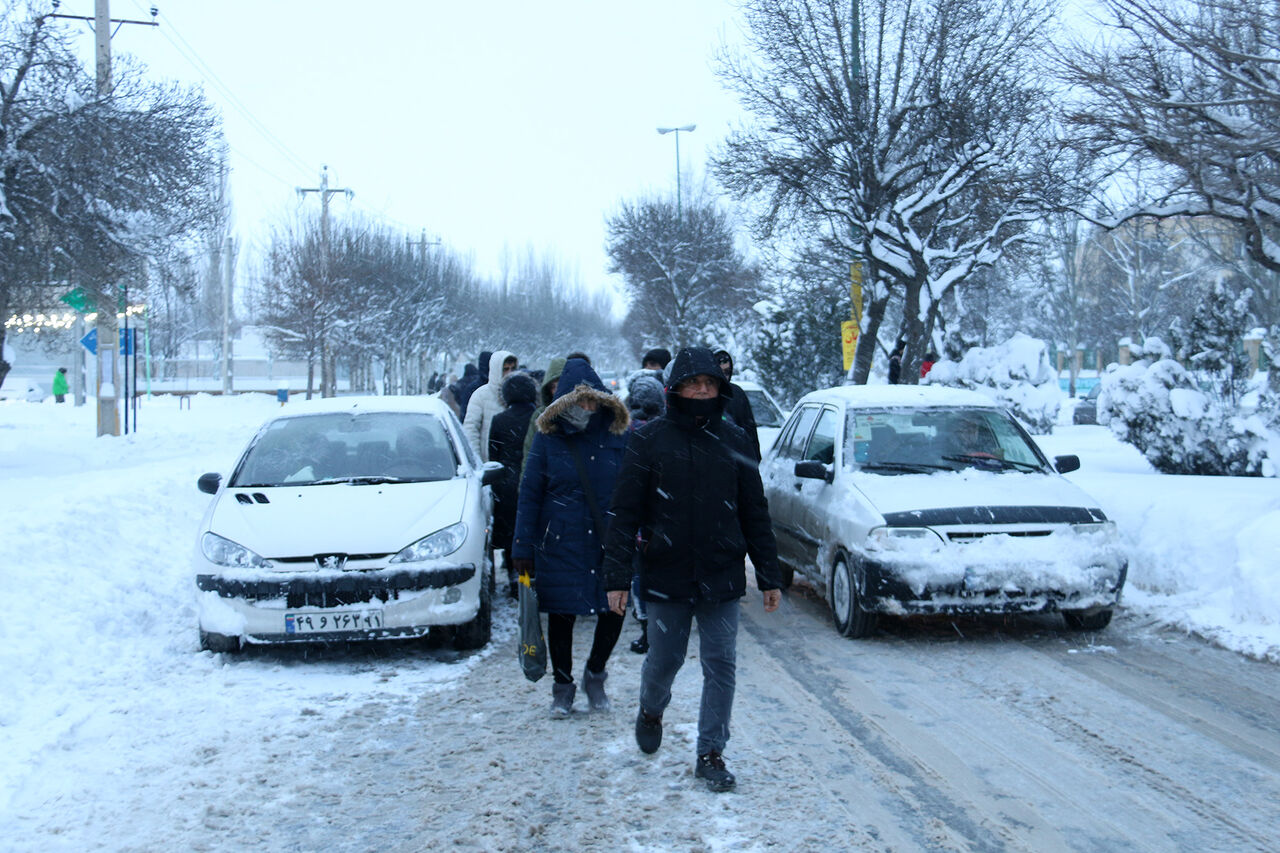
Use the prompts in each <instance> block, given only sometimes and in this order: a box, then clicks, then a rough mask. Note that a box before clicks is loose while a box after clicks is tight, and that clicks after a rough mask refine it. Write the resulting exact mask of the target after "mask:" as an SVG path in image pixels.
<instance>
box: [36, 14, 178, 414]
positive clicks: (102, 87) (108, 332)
mask: <svg viewBox="0 0 1280 853" xmlns="http://www.w3.org/2000/svg"><path fill="white" fill-rule="evenodd" d="M59 5H60V4H59V2H57V0H55V2H54V4H53V7H54V9H57V8H58V6H59ZM110 6H111V4H110V0H94V4H93V17H92V18H90V17H88V16H85V15H62V14H57V13H55V14H54V15H53V17H55V18H70V19H73V20H77V21H90V22H92V25H93V36H94V54H95V56H96V58H97V62H96V72H97V84H98V98H99V99H101V100H104V101H105V100H106V99H107V98H109V97H110V96H111V37H112V35H114V32H113V31H112V29H111V25H112V24H119V25H124V24H141V25H142V26H146V27H158V26H160V24H159V23H158V22H157V21H156V20H155V17H156V15H158V14H159V13H160V10H159V9H157V8H156V7H155V6H152V7H151V20H150V21H133V20H128V19H121V18H112V17H111V8H110ZM117 29H119V27H117ZM107 290H108V293H106V294H105V296H106V298H105V299H104V300H103V304H101V305H100V306H99V307H98V322H97V328H98V359H97V361H98V368H97V376H98V381H97V397H98V435H119V434H120V399H119V395H118V392H117V391H116V389H117V388H119V387H120V342H119V337H120V327H119V325H118V323H117V322H116V311H117V310H124V311H127V310H128V306H127V305H125V306H122V307H120V308H117V307H116V303H117V300H118V297H117V288H116V287H114V286H111V287H108V288H107Z"/></svg>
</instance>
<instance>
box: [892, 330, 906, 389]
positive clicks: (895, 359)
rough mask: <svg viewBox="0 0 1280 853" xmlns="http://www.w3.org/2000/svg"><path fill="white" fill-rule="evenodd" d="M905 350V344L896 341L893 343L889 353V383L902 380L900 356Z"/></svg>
mask: <svg viewBox="0 0 1280 853" xmlns="http://www.w3.org/2000/svg"><path fill="white" fill-rule="evenodd" d="M906 351H907V345H906V344H905V343H904V342H902V341H898V343H897V344H895V345H894V347H893V351H892V352H890V353H889V384H890V385H897V384H898V383H899V382H901V381H902V356H903V355H904V354H905V353H906Z"/></svg>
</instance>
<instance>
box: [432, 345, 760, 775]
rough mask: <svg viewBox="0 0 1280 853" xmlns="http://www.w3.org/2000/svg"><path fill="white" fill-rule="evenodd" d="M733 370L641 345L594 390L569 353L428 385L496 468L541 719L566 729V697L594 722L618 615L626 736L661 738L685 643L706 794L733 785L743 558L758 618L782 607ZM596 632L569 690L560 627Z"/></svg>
mask: <svg viewBox="0 0 1280 853" xmlns="http://www.w3.org/2000/svg"><path fill="white" fill-rule="evenodd" d="M733 367H734V364H733V357H732V356H731V355H730V353H728V352H727V351H725V350H718V351H714V352H713V351H712V350H711V349H710V348H702V347H694V348H687V349H682V350H680V352H679V353H678V354H677V355H676V356H675V357H674V358H672V356H671V353H670V352H669V351H668V350H666V349H662V348H655V349H651V350H649V351H648V352H646V353H645V354H644V356H643V358H642V359H641V366H640V368H639V369H638V370H635V371H634V372H632V373H631V374H630V375H629V376H628V377H627V381H626V386H625V400H624V399H623V398H622V397H620V396H619V395H615V394H614V393H612V392H611V391H609V390H608V389H607V388H606V386H605V385H604V383H603V382H602V381H601V379H600V376H599V375H598V374H597V373H596V370H595V369H594V368H593V366H592V364H591V359H590V358H589V357H588V356H587V355H586V354H585V353H581V352H575V353H570V354H568V355H566V356H564V357H557V358H553V359H552V360H551V361H550V363H549V364H548V365H547V366H546V368H545V369H543V370H530V369H528V368H527V367H522V366H521V365H520V364H519V359H518V357H517V356H516V355H515V354H514V353H511V352H508V351H505V350H496V351H491V352H490V351H487V352H482V353H480V357H479V359H478V360H477V362H476V363H475V364H468V365H466V368H465V370H464V371H463V374H462V376H461V377H460V378H457V379H456V380H454V381H452V382H446V381H445V378H444V377H442V376H441V375H440V374H436V375H434V376H433V377H432V379H431V381H430V382H429V384H428V388H429V390H431V391H432V392H433V393H438V394H439V395H440V397H441V399H442V400H444V402H445V403H446V404H448V406H449V407H450V408H451V409H452V410H453V412H454V414H456V415H457V416H458V418H459V420H460V421H461V422H462V425H463V432H464V434H465V435H466V437H467V440H468V441H469V442H470V443H471V446H472V448H473V449H474V450H475V452H476V453H477V455H479V457H480V458H481V459H483V460H486V461H493V462H499V463H501V465H502V469H503V470H502V476H501V478H500V479H499V480H498V481H497V482H496V483H495V484H494V486H493V499H494V509H493V527H492V543H493V547H494V549H495V551H496V552H498V553H500V554H501V555H502V561H503V564H504V565H505V567H506V571H507V575H506V580H507V588H508V591H509V593H510V594H511V595H512V596H515V595H516V591H517V589H518V585H519V583H520V579H521V576H523V577H524V578H525V579H526V580H528V582H529V583H530V584H531V585H532V588H533V589H535V590H536V592H537V598H538V607H539V609H540V610H541V612H542V613H544V614H546V618H547V622H546V625H547V629H546V647H547V652H548V656H549V658H550V662H551V672H552V684H551V705H550V713H551V716H552V717H554V718H567V717H570V716H571V715H572V713H573V709H574V701H575V698H576V696H577V690H578V685H579V683H581V686H582V689H583V692H584V693H585V694H586V704H587V707H588V708H589V709H590V710H591V711H592V712H601V711H607V710H609V709H610V707H611V701H610V699H609V696H608V694H607V692H606V689H605V687H606V682H607V679H608V662H609V658H610V656H611V655H612V654H613V650H614V647H615V646H616V645H617V642H618V639H619V637H620V636H621V633H622V629H623V625H624V622H625V618H626V613H627V608H628V604H630V605H631V606H632V609H633V613H634V615H635V618H636V619H637V620H638V621H639V624H640V635H639V636H638V637H637V638H636V639H635V641H633V642H632V643H631V649H632V651H634V652H637V653H640V654H644V655H645V660H644V664H643V666H642V668H641V677H640V685H639V702H638V706H637V707H636V717H635V738H636V743H637V745H638V747H639V748H640V749H641V750H642V751H643V752H646V753H652V752H655V751H656V750H657V749H658V748H659V746H660V744H661V741H662V732H663V714H664V712H665V711H666V708H667V706H668V704H669V703H670V701H671V688H672V684H673V683H674V681H675V677H676V674H677V673H678V672H679V670H680V668H681V666H682V665H683V664H684V661H685V657H686V654H687V650H688V642H689V638H690V635H691V631H692V626H693V625H694V623H695V622H696V624H697V626H698V632H699V637H700V644H701V646H700V652H699V661H700V663H701V667H702V675H703V683H702V701H701V706H700V708H701V710H700V712H699V719H698V736H697V745H696V755H697V757H696V762H695V765H694V772H695V775H696V776H697V777H698V778H700V779H703V780H704V781H705V782H706V784H707V785H708V787H709V788H711V789H712V790H715V791H726V790H730V789H731V788H733V787H734V785H735V779H734V776H733V774H732V773H731V772H729V770H728V768H727V767H726V765H725V761H724V749H725V746H726V744H727V742H728V740H729V720H730V714H731V711H732V707H733V697H734V688H735V672H736V640H737V630H738V609H739V599H741V598H742V596H744V595H745V594H746V558H747V557H748V556H749V557H750V558H751V563H752V565H753V566H754V567H755V575H756V577H755V579H756V586H757V587H758V588H759V589H760V591H761V593H762V596H763V604H764V609H765V610H766V611H767V612H772V611H774V610H776V609H777V607H778V604H779V602H780V599H781V593H780V589H781V586H782V582H781V572H780V570H779V566H778V556H777V546H776V544H775V543H774V538H773V531H772V526H771V524H770V521H769V511H768V505H767V502H766V500H765V497H764V490H763V487H762V484H761V481H760V473H759V469H758V463H759V461H760V444H759V440H758V438H757V436H756V423H755V418H754V416H753V414H752V411H751V404H750V402H749V401H748V400H747V395H746V393H745V392H744V391H743V390H742V389H741V388H740V387H739V386H737V385H735V384H733V383H732V382H731V381H730V380H731V378H732V376H733ZM588 617H594V619H595V628H594V635H593V637H592V641H591V647H590V651H589V653H588V655H587V660H586V661H585V664H584V667H583V670H582V673H581V679H580V681H579V680H576V679H575V672H574V666H573V659H572V653H573V631H574V627H575V625H576V623H577V622H578V620H579V618H588Z"/></svg>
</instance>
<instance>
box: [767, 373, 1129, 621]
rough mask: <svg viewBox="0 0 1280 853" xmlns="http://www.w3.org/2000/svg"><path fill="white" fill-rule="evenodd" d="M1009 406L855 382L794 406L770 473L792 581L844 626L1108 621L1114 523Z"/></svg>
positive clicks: (1116, 580) (1115, 556)
mask: <svg viewBox="0 0 1280 853" xmlns="http://www.w3.org/2000/svg"><path fill="white" fill-rule="evenodd" d="M1079 466H1080V460H1079V458H1078V457H1076V456H1058V457H1056V458H1055V459H1054V460H1053V461H1052V462H1051V461H1050V460H1049V459H1048V458H1046V457H1045V455H1044V453H1043V452H1042V451H1041V450H1040V448H1039V447H1037V446H1036V443H1035V442H1034V441H1033V440H1032V438H1031V436H1030V435H1029V434H1028V433H1027V431H1026V430H1025V429H1023V428H1022V426H1021V425H1020V424H1019V423H1018V422H1017V421H1016V420H1015V419H1014V418H1013V417H1011V416H1010V415H1009V414H1008V412H1006V411H1005V410H1004V409H1002V408H1000V407H999V406H997V405H995V404H994V403H992V402H991V401H990V400H988V399H987V398H986V397H983V396H982V395H980V394H978V393H976V392H972V391H963V390H959V389H951V388H938V387H927V386H926V387H916V386H903V385H894V386H887V387H886V386H846V387H841V388H831V389H828V390H824V391H815V392H813V393H810V394H808V395H806V396H805V397H803V398H802V399H801V400H800V402H799V403H798V404H797V405H796V407H795V409H794V410H792V413H791V416H790V418H789V419H788V420H787V423H786V425H785V426H784V427H783V428H782V432H781V433H780V434H779V436H778V439H777V441H776V442H775V444H774V446H773V448H772V449H771V450H770V451H769V453H768V454H767V455H766V456H765V459H764V461H763V462H762V465H761V474H762V477H763V479H764V484H765V492H766V494H767V495H768V498H769V512H770V515H771V517H772V519H773V528H774V533H775V536H776V539H777V541H778V552H779V557H780V560H781V562H782V564H783V571H784V579H786V580H788V581H789V580H790V579H791V578H793V577H794V575H795V573H796V572H798V573H800V574H801V575H803V576H804V577H805V578H806V579H807V580H809V581H810V582H811V583H812V584H813V586H814V587H815V588H816V589H817V591H818V592H819V593H821V594H822V595H824V596H825V597H826V599H827V601H828V603H829V604H830V607H831V612H832V616H833V619H834V621H835V625H836V629H837V630H838V631H839V632H840V633H841V634H843V635H845V636H850V637H863V636H866V635H868V634H870V633H871V632H872V630H873V629H874V628H875V624H876V618H877V615H878V614H880V613H889V614H899V615H910V614H926V613H1010V612H1043V611H1060V612H1061V613H1062V615H1063V617H1064V619H1065V621H1066V624H1067V626H1068V627H1071V628H1076V629H1085V630H1099V629H1102V628H1105V627H1106V626H1107V624H1108V623H1110V621H1111V614H1112V610H1113V609H1114V608H1115V607H1116V605H1117V604H1118V603H1119V601H1120V593H1121V589H1122V587H1123V586H1124V581H1125V575H1126V572H1127V570H1128V561H1127V558H1126V556H1125V553H1124V551H1123V549H1122V548H1121V546H1120V543H1119V541H1118V536H1117V533H1116V527H1115V524H1114V522H1111V521H1109V520H1108V519H1107V517H1106V515H1105V514H1104V513H1103V512H1102V510H1101V509H1100V508H1099V506H1098V503H1097V501H1095V500H1094V499H1093V498H1091V497H1090V496H1089V495H1087V494H1085V493H1084V492H1083V491H1082V490H1081V489H1080V488H1078V487H1077V486H1075V485H1074V484H1073V483H1071V482H1069V481H1067V480H1066V479H1065V478H1064V477H1062V476H1061V475H1062V474H1064V473H1067V472H1069V471H1073V470H1075V469H1077V468H1079Z"/></svg>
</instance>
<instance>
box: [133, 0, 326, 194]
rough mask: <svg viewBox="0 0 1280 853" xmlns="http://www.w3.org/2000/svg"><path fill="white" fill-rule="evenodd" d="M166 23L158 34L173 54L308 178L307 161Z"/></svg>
mask: <svg viewBox="0 0 1280 853" xmlns="http://www.w3.org/2000/svg"><path fill="white" fill-rule="evenodd" d="M134 5H135V6H136V7H137V8H138V9H141V8H142V6H141V4H139V3H138V2H137V0H134ZM165 23H166V24H167V25H168V26H164V27H160V33H161V35H163V36H164V37H165V40H166V41H168V42H169V44H171V45H172V46H173V48H174V50H176V51H177V52H178V54H179V55H180V56H182V58H183V59H185V60H187V62H189V63H191V65H192V67H193V68H195V69H196V71H197V72H199V74H200V76H201V77H203V78H204V79H205V80H206V81H207V82H208V83H209V84H210V85H212V86H213V87H214V88H215V89H217V90H218V92H220V93H221V94H222V96H223V97H224V98H226V100H227V103H228V104H229V105H230V106H231V107H232V108H233V109H234V110H235V111H236V112H238V113H240V115H242V116H243V117H244V118H245V120H247V121H248V122H249V124H250V126H251V127H252V128H253V129H254V130H256V131H257V132H258V133H259V134H260V135H261V136H262V138H263V139H265V140H266V141H267V142H268V143H269V144H270V145H272V147H274V148H275V149H276V151H277V152H278V153H280V154H281V155H283V156H284V158H285V159H286V160H288V161H290V162H291V163H292V164H293V165H294V166H297V167H298V169H299V170H300V171H302V172H303V173H306V174H310V172H311V169H310V167H309V166H307V164H306V161H304V160H303V159H302V158H301V157H299V156H298V155H297V154H295V153H294V152H293V150H292V149H290V148H289V146H288V145H286V144H285V143H284V142H283V141H282V140H281V139H280V138H279V137H278V136H276V135H275V134H274V133H272V131H271V129H270V128H269V127H267V125H266V124H264V123H263V122H262V121H260V120H259V119H258V117H257V116H255V115H254V114H253V113H252V112H251V111H250V110H249V108H248V107H247V106H245V105H244V102H243V101H241V100H240V98H239V97H237V96H236V94H235V93H234V92H233V91H232V90H231V87H229V86H228V85H227V84H226V83H223V82H222V79H221V78H220V77H218V75H217V73H216V72H215V71H214V70H213V68H212V67H210V66H209V64H208V63H207V62H205V61H204V60H203V59H201V58H200V55H199V53H198V52H197V51H196V49H195V48H194V47H192V45H191V43H190V42H188V41H187V39H186V38H185V37H184V36H183V35H182V33H181V32H180V31H179V30H178V28H177V27H176V26H175V25H174V24H173V22H172V19H171V18H169V17H168V16H166V17H165ZM170 32H172V33H173V36H175V37H176V38H177V41H175V40H174V39H173V38H171V37H170V35H169V33H170ZM179 42H181V44H179ZM254 165H258V166H259V168H262V167H261V166H260V165H259V164H256V163H255V164H254ZM281 180H282V182H283V183H285V184H291V182H290V181H286V180H284V179H281Z"/></svg>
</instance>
